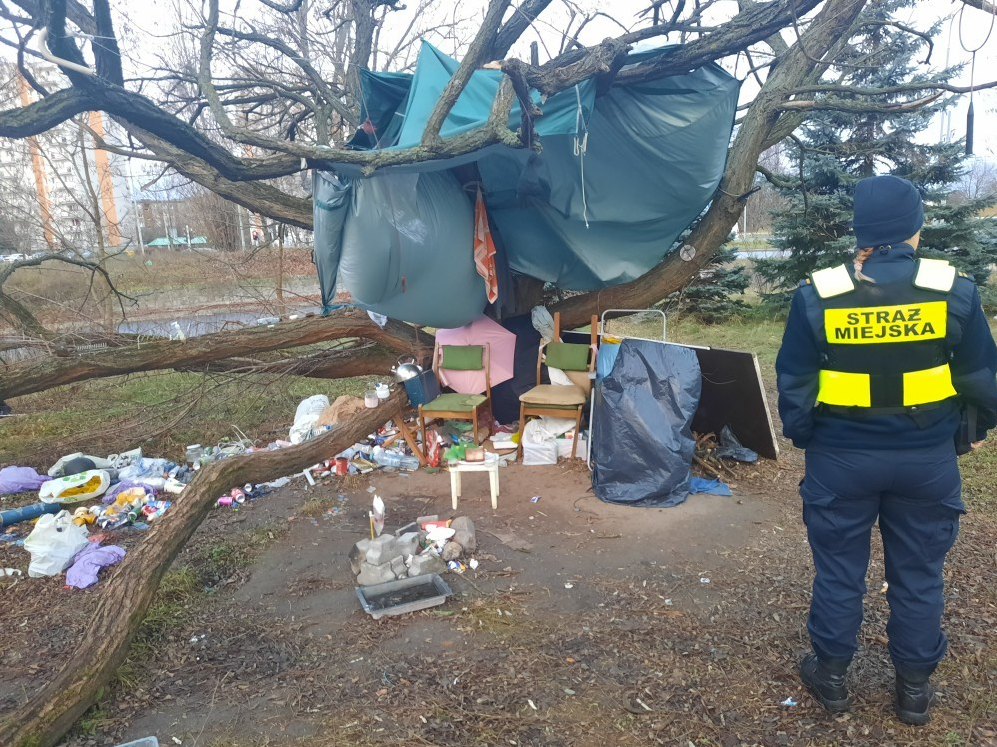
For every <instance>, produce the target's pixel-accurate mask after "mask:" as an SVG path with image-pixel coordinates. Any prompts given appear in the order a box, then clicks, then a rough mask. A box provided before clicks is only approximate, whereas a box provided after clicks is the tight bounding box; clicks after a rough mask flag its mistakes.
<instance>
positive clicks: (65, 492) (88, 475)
mask: <svg viewBox="0 0 997 747" xmlns="http://www.w3.org/2000/svg"><path fill="white" fill-rule="evenodd" d="M110 484H111V476H110V475H109V474H108V473H107V472H105V471H104V470H102V469H91V470H87V471H86V472H80V473H79V474H78V475H67V476H66V477H58V478H56V479H54V480H49V481H48V482H47V483H45V484H44V485H42V486H41V488H40V489H39V491H38V497H39V498H40V499H41V500H42V502H44V503H58V502H60V501H71V502H73V503H76V502H77V501H81V502H82V501H90V500H93V499H94V498H98V497H100V496H102V495H104V493H105V492H106V491H107V488H108V487H109V486H110Z"/></svg>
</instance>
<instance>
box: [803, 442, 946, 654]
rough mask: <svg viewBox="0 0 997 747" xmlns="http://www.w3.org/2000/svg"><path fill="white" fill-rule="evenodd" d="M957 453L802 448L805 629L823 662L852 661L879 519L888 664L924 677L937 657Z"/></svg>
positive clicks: (943, 643)
mask: <svg viewBox="0 0 997 747" xmlns="http://www.w3.org/2000/svg"><path fill="white" fill-rule="evenodd" d="M960 492H961V480H960V477H959V469H958V465H957V463H956V454H955V446H954V445H953V443H952V442H951V441H950V442H948V443H946V444H939V445H938V446H933V447H927V448H917V449H890V450H882V451H879V450H869V451H850V450H843V449H837V448H831V449H827V448H822V447H820V446H816V447H811V448H808V449H807V453H806V476H805V477H804V479H803V482H802V483H801V484H800V495H801V496H802V497H803V520H804V522H805V523H806V526H807V534H808V537H809V540H810V546H811V548H812V550H813V558H814V566H815V569H816V575H815V577H814V585H813V600H812V602H811V606H810V617H809V619H808V620H807V628H808V630H809V632H810V639H811V641H812V643H813V647H814V651H815V652H816V653H817V655H818V656H819V657H820V658H821V659H825V660H839V661H840V660H850V659H851V658H852V655H853V654H854V653H855V651H856V648H857V645H858V644H857V636H858V631H859V626H860V625H861V623H862V598H863V596H864V594H865V591H866V585H865V576H866V570H867V568H868V565H869V542H870V539H871V533H872V527H873V525H874V524H875V523H876V521H877V520H878V521H879V531H880V533H881V534H882V537H883V548H884V551H885V556H886V558H885V559H886V563H885V570H886V580H887V581H888V582H889V589H888V590H887V592H886V598H887V600H888V601H889V604H890V620H889V623H888V624H887V628H886V631H887V635H888V636H889V640H890V644H889V647H890V656H891V658H892V659H893V663H894V664H895V665H900V666H903V667H907V668H911V669H917V670H923V671H925V672H927V673H928V674H930V673H931V672H932V671H934V668H935V666H936V665H937V664H938V662H939V660H940V659H941V658H942V656H944V654H945V648H946V643H947V642H946V639H945V634H944V633H943V632H942V629H941V617H942V607H943V596H942V591H943V589H942V587H943V584H942V565H943V563H944V560H945V554H946V553H947V552H948V551H949V549H950V548H951V547H952V545H953V543H954V542H955V538H956V535H957V534H958V532H959V516H960V514H962V513H963V512H964V507H963V503H962V499H961V497H960Z"/></svg>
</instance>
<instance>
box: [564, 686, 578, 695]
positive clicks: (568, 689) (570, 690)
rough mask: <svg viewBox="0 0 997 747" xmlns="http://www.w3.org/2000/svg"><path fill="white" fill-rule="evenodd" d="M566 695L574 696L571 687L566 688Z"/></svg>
mask: <svg viewBox="0 0 997 747" xmlns="http://www.w3.org/2000/svg"><path fill="white" fill-rule="evenodd" d="M564 694H565V695H574V694H575V691H574V690H572V689H571V688H570V687H566V688H564Z"/></svg>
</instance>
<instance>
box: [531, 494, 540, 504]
mask: <svg viewBox="0 0 997 747" xmlns="http://www.w3.org/2000/svg"><path fill="white" fill-rule="evenodd" d="M539 500H540V496H539V495H535V496H533V497H532V498H530V503H537V502H538V501H539Z"/></svg>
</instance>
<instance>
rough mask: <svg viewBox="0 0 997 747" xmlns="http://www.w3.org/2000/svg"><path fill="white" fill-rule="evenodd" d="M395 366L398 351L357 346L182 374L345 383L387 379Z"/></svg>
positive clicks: (235, 361) (217, 364) (236, 361)
mask: <svg viewBox="0 0 997 747" xmlns="http://www.w3.org/2000/svg"><path fill="white" fill-rule="evenodd" d="M397 362H398V351H396V350H391V349H389V348H386V347H383V346H381V345H376V344H372V343H360V344H358V345H357V346H355V347H349V348H345V349H343V350H328V351H323V352H321V353H315V354H314V355H306V356H302V357H300V358H281V359H279V360H271V361H267V360H260V359H258V358H226V359H225V360H221V361H214V362H212V363H207V364H205V365H203V366H190V367H187V368H182V369H180V370H182V371H200V372H209V371H210V372H219V373H252V374H259V373H269V374H289V375H291V376H308V377H310V378H313V379H346V378H350V377H353V376H377V375H380V376H387V375H388V372H389V371H390V370H391V367H392V366H394V365H395V364H396V363H397Z"/></svg>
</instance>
